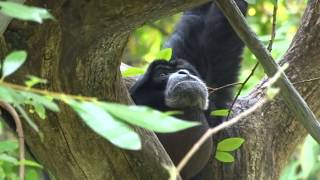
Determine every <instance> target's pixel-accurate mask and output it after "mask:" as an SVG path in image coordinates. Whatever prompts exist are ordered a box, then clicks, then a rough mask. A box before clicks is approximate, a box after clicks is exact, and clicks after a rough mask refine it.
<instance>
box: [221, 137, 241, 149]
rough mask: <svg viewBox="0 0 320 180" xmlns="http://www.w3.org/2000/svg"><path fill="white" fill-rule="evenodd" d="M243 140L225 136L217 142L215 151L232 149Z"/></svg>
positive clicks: (237, 146) (238, 145)
mask: <svg viewBox="0 0 320 180" xmlns="http://www.w3.org/2000/svg"><path fill="white" fill-rule="evenodd" d="M243 142H244V139H242V138H238V137H236V138H227V139H224V140H222V141H221V142H219V143H218V147H217V151H234V150H236V149H238V148H239V147H240V146H241V145H242V144H243Z"/></svg>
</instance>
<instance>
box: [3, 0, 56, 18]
mask: <svg viewBox="0 0 320 180" xmlns="http://www.w3.org/2000/svg"><path fill="white" fill-rule="evenodd" d="M0 7H1V9H0V12H1V13H3V14H5V15H7V16H10V17H14V18H17V19H21V20H29V21H35V22H38V23H42V21H43V20H44V19H53V16H52V15H51V14H50V13H49V12H48V11H47V10H46V9H43V8H38V7H31V6H26V5H22V4H18V3H15V2H10V1H1V2H0Z"/></svg>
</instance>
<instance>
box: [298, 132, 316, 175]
mask: <svg viewBox="0 0 320 180" xmlns="http://www.w3.org/2000/svg"><path fill="white" fill-rule="evenodd" d="M318 157H319V144H318V143H317V142H316V141H315V140H314V139H313V138H312V136H310V135H309V136H307V138H306V139H305V141H304V143H303V145H302V147H301V152H300V156H299V160H300V163H301V169H302V176H303V179H307V177H308V175H310V173H311V171H312V169H313V168H314V167H315V165H316V163H318V162H319V159H318Z"/></svg>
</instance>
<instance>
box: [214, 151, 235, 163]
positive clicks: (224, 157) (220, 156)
mask: <svg viewBox="0 0 320 180" xmlns="http://www.w3.org/2000/svg"><path fill="white" fill-rule="evenodd" d="M215 158H216V159H217V160H219V161H221V162H233V161H234V157H233V156H232V154H230V153H228V152H221V151H217V152H216V156H215Z"/></svg>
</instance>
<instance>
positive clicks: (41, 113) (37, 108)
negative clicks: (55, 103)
mask: <svg viewBox="0 0 320 180" xmlns="http://www.w3.org/2000/svg"><path fill="white" fill-rule="evenodd" d="M33 107H34V110H35V111H36V113H37V114H38V116H39V117H40V118H41V119H45V118H46V109H45V108H44V106H43V105H42V104H40V103H36V102H34V103H33Z"/></svg>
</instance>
